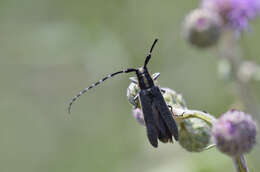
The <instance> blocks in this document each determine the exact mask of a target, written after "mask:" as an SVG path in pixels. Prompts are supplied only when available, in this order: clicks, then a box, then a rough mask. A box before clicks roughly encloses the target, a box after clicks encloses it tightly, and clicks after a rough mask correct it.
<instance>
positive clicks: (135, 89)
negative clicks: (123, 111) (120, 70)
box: [126, 82, 140, 108]
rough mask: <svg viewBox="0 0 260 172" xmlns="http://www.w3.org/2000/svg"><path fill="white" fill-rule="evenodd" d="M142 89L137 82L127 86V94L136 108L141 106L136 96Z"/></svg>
mask: <svg viewBox="0 0 260 172" xmlns="http://www.w3.org/2000/svg"><path fill="white" fill-rule="evenodd" d="M139 91H140V88H139V86H138V85H137V84H135V83H133V82H132V83H130V85H129V86H128V88H127V92H126V96H127V99H128V101H129V103H130V104H132V105H133V106H134V107H135V108H136V107H138V106H139V100H138V99H135V97H136V96H137V95H138V93H139Z"/></svg>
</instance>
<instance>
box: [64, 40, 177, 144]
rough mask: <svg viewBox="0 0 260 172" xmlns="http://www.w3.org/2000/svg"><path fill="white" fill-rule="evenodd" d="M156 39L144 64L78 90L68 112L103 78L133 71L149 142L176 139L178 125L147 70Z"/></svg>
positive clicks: (155, 142) (165, 141)
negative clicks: (138, 89)
mask: <svg viewBox="0 0 260 172" xmlns="http://www.w3.org/2000/svg"><path fill="white" fill-rule="evenodd" d="M157 42H158V39H155V40H154V42H153V44H152V46H151V48H150V51H149V53H148V55H147V56H146V59H145V62H144V65H143V66H142V67H140V68H138V69H135V68H128V69H126V70H121V71H117V72H114V73H112V74H109V75H107V76H106V77H104V78H103V79H101V80H99V81H98V82H96V83H94V84H92V85H91V86H89V87H87V88H85V89H84V90H82V91H81V92H79V93H78V94H77V95H76V96H75V97H74V98H73V99H72V100H71V101H70V103H69V106H68V112H69V113H70V112H71V107H72V104H73V103H74V102H75V101H76V100H77V99H78V98H79V97H80V96H81V95H82V94H84V93H86V92H87V91H88V90H90V89H92V88H93V87H95V86H97V85H99V84H101V83H102V82H104V81H105V80H107V79H109V78H112V77H114V76H116V75H119V74H123V73H132V72H135V74H136V77H137V82H138V86H139V88H140V92H139V93H138V97H137V98H138V99H139V101H140V102H141V109H142V111H143V115H144V121H145V125H146V133H147V137H148V140H149V142H150V143H151V145H152V146H153V147H155V148H156V147H158V139H159V140H160V141H161V142H163V143H167V142H172V136H173V137H174V138H175V140H176V141H178V127H177V125H176V122H175V120H174V119H173V116H172V113H171V111H170V109H169V107H168V105H167V104H166V102H165V100H164V98H163V96H162V92H161V89H160V88H159V87H158V86H156V85H155V84H154V80H153V78H152V77H151V75H150V74H149V72H148V69H147V64H148V63H149V61H150V59H151V56H152V51H153V49H154V46H155V44H156V43H157Z"/></svg>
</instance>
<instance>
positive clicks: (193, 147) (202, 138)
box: [179, 118, 211, 152]
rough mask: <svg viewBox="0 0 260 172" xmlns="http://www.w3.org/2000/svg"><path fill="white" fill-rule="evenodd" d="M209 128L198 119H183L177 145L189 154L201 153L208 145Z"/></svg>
mask: <svg viewBox="0 0 260 172" xmlns="http://www.w3.org/2000/svg"><path fill="white" fill-rule="evenodd" d="M210 137H211V127H210V126H209V124H208V123H206V122H205V121H204V120H202V119H199V118H189V119H185V120H183V121H182V122H181V124H180V131H179V143H180V145H181V146H182V147H183V148H184V149H186V150H187V151H189V152H201V151H203V150H205V149H206V148H207V147H208V146H209V143H210Z"/></svg>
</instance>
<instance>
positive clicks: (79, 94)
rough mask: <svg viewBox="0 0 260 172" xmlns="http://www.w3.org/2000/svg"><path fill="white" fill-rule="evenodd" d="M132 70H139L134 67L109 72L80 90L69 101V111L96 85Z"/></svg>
mask: <svg viewBox="0 0 260 172" xmlns="http://www.w3.org/2000/svg"><path fill="white" fill-rule="evenodd" d="M130 72H137V69H133V68H129V69H126V70H121V71H118V72H115V73H112V74H109V75H107V76H106V77H104V78H103V79H101V80H99V81H98V82H96V83H93V84H92V85H91V86H89V87H87V88H85V89H84V90H82V91H81V92H79V93H78V94H77V95H76V96H75V97H73V99H72V100H71V101H70V103H69V107H68V112H69V113H71V107H72V104H73V103H74V102H75V101H76V100H77V99H78V98H79V97H80V96H81V95H82V94H84V93H86V92H87V91H88V90H90V89H92V88H94V87H96V86H97V85H99V84H101V83H102V82H104V81H105V80H107V79H108V78H112V77H114V76H116V75H118V74H122V73H130Z"/></svg>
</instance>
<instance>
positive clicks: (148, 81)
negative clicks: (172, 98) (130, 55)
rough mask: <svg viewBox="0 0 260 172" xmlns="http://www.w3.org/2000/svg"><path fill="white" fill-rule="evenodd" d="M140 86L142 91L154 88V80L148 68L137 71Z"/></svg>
mask: <svg viewBox="0 0 260 172" xmlns="http://www.w3.org/2000/svg"><path fill="white" fill-rule="evenodd" d="M137 79H138V84H139V87H140V88H141V89H149V88H151V87H152V86H154V83H153V79H152V77H151V76H150V74H149V73H148V70H147V68H146V67H141V68H139V69H138V71H137Z"/></svg>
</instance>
